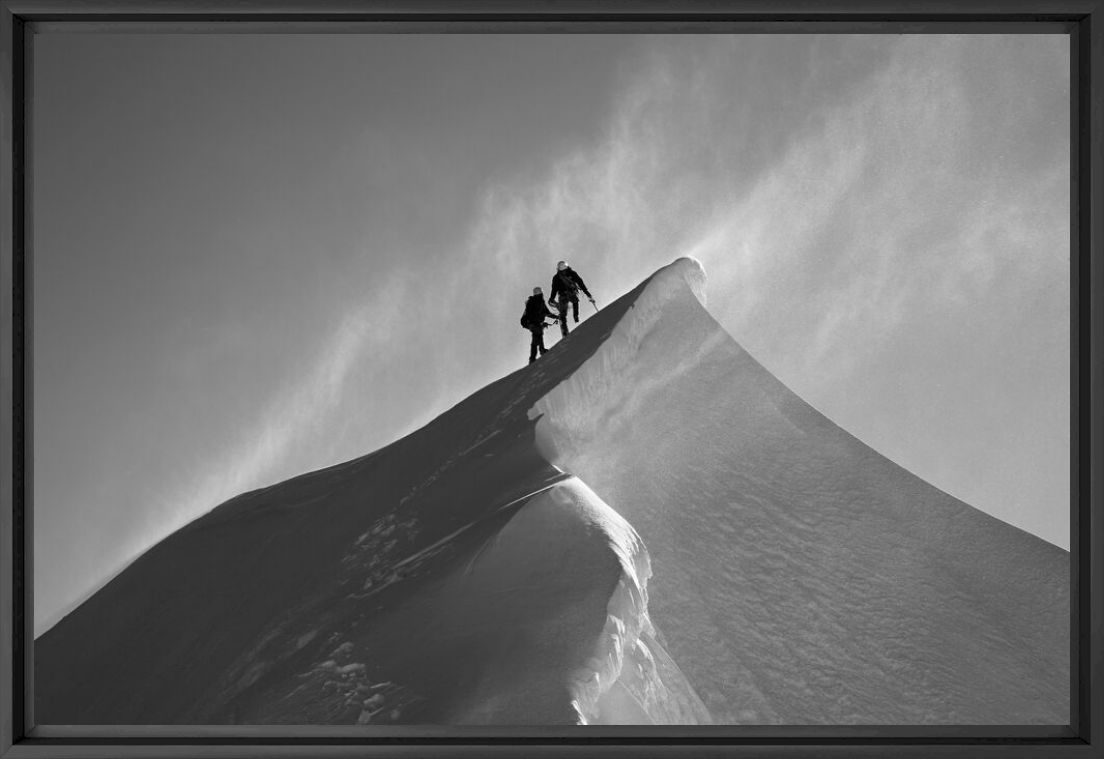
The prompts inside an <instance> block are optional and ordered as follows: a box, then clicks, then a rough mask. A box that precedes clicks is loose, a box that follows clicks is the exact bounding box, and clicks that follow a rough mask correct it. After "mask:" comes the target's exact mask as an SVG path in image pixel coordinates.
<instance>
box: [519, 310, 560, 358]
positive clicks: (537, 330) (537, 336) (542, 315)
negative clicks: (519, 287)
mask: <svg viewBox="0 0 1104 759" xmlns="http://www.w3.org/2000/svg"><path fill="white" fill-rule="evenodd" d="M524 317H525V326H526V329H528V330H529V331H530V332H531V333H533V340H532V342H530V344H529V363H530V364H531V363H533V362H534V361H536V360H537V351H540V353H541V355H544V353H545V351H547V350H548V349H547V348H545V347H544V320H545V319H546V318H548V317H551V318H553V319H555V318H556V315H555V314H554V313H552V312H551V311H549V310H548V306H547V305H546V304H545V302H544V296H543V295H531V296H529V300H527V301H525V314H524Z"/></svg>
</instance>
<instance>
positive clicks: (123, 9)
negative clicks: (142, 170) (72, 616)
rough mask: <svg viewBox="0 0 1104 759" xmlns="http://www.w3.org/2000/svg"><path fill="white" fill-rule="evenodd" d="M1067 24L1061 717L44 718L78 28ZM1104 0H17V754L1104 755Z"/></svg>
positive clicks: (12, 84)
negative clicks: (1066, 620) (49, 76)
mask: <svg viewBox="0 0 1104 759" xmlns="http://www.w3.org/2000/svg"><path fill="white" fill-rule="evenodd" d="M124 30H133V31H140V32H158V31H172V32H197V33H201V32H205V31H219V32H227V31H231V32H238V33H242V32H248V33H259V32H275V31H299V32H313V33H319V32H327V31H341V32H355V31H360V32H372V33H401V32H409V31H420V32H440V33H451V32H458V31H466V32H527V31H540V32H546V33H547V32H573V33H594V32H606V33H609V32H644V31H647V32H682V33H693V32H701V31H709V32H714V33H716V32H731V33H738V32H748V31H756V32H778V31H786V32H807V31H833V32H872V33H873V32H893V33H900V32H909V33H925V32H938V31H974V32H1020V33H1031V32H1038V31H1046V32H1049V33H1054V32H1064V33H1067V34H1069V35H1070V37H1071V69H1072V70H1071V117H1072V118H1071V148H1072V156H1071V167H1072V171H1071V177H1070V182H1071V185H1070V187H1071V199H1072V203H1071V206H1072V207H1071V214H1072V219H1071V236H1072V239H1071V251H1072V262H1071V263H1072V265H1071V288H1072V291H1071V315H1070V317H1071V322H1070V327H1071V346H1072V350H1071V354H1072V355H1071V361H1072V366H1071V406H1072V409H1071V429H1070V435H1071V451H1072V453H1073V455H1072V456H1071V473H1070V476H1071V493H1072V504H1071V510H1072V513H1071V544H1070V545H1071V559H1072V561H1071V567H1072V576H1071V589H1072V591H1073V592H1072V597H1073V600H1074V603H1073V605H1072V607H1073V608H1072V620H1071V621H1072V626H1071V629H1072V636H1071V642H1070V645H1071V708H1072V724H1070V725H1068V726H1059V727H1028V726H1005V727H952V726H947V727H931V728H927V727H925V728H917V727H905V726H900V727H894V726H879V727H838V728H834V727H832V728H830V727H800V726H790V727H782V728H777V729H775V728H758V727H756V728H743V727H736V726H729V727H721V726H713V727H708V728H707V727H702V728H654V729H642V728H596V727H587V728H551V727H549V728H495V729H491V728H480V729H474V728H463V729H461V728H446V727H426V728H416V727H405V728H378V729H374V730H373V731H372V732H371V734H366V731H365V730H364V729H355V730H354V729H349V728H338V727H335V728H329V727H310V728H300V727H271V728H267V727H261V726H227V727H221V726H219V727H182V726H175V727H172V728H162V727H157V726H133V727H119V726H94V727H87V726H81V727H66V726H46V725H38V724H36V722H35V720H34V714H33V710H32V704H33V699H32V697H31V694H32V688H33V682H32V680H33V678H32V673H33V666H32V664H33V645H34V635H33V614H32V611H31V610H32V608H33V606H32V604H33V597H32V591H33V582H32V576H31V566H32V547H33V540H32V534H33V533H32V531H33V510H32V502H33V491H32V488H33V483H32V481H31V476H30V473H31V471H32V467H31V461H32V458H31V457H32V440H33V438H32V430H33V428H32V418H31V409H32V402H31V401H32V393H33V387H32V384H31V373H30V369H31V366H32V360H31V358H32V355H33V353H32V351H33V328H32V324H31V313H32V309H31V304H32V298H33V295H34V289H33V283H32V281H31V273H32V267H31V266H30V258H31V255H32V253H31V250H32V246H31V243H32V241H31V239H30V238H31V228H30V226H29V225H28V224H27V222H26V219H27V218H28V217H29V213H30V207H29V203H30V197H31V192H30V183H31V181H32V179H33V172H32V171H31V167H30V164H29V150H28V148H29V140H30V134H31V123H30V114H29V111H28V105H29V103H30V98H31V90H30V87H31V85H30V56H31V51H32V49H33V44H34V38H35V36H36V35H39V34H59V33H66V32H92V33H95V32H107V31H112V32H118V31H124ZM1102 79H1104V0H1066V1H1065V2H1062V1H1059V0H1034V1H1032V0H999V1H997V0H989V1H985V0H960V1H958V2H950V1H948V0H942V1H939V0H916V1H914V2H908V1H907V0H898V1H897V2H893V1H892V0H880V1H879V0H871V1H869V2H863V1H862V0H851V2H843V1H841V0H825V1H823V2H818V1H817V0H778V1H776V2H771V1H770V0H476V1H474V2H462V0H452V1H450V0H315V1H313V2H312V1H311V0H299V1H298V2H296V1H295V0H223V1H221V2H220V0H144V1H143V0H86V1H82V0H3V1H2V2H0V99H2V107H0V191H2V193H3V199H2V201H0V313H2V314H3V317H2V318H3V328H2V330H0V354H2V355H3V362H2V364H0V404H2V405H3V406H4V409H5V413H4V414H3V415H0V441H2V442H0V449H2V450H3V455H2V456H0V554H2V556H3V561H2V562H0V652H2V656H0V757H3V758H4V759H8V758H10V759H19V758H21V757H53V756H67V757H108V756H110V757H146V756H148V757H183V756H212V757H215V756H217V757H259V756H281V757H285V756H286V757H291V756H311V757H318V756H342V757H344V756H456V757H465V756H470V757H475V756H479V757H486V756H514V755H518V756H532V757H544V756H593V755H597V756H609V757H615V756H616V757H644V756H662V757H712V756H733V757H735V756H771V757H790V756H794V757H797V756H817V757H836V756H840V757H842V756H886V755H892V756H899V757H912V756H925V757H926V756H938V757H945V756H947V757H949V756H1001V757H1028V756H1070V757H1073V756H1076V757H1104V681H1102V677H1104V675H1102V673H1104V662H1102V659H1101V649H1102V648H1104V590H1102V588H1104V561H1102V551H1104V536H1102V533H1104V514H1102V512H1101V507H1102V492H1104V455H1102V444H1104V438H1102V432H1104V398H1102V393H1101V391H1102V390H1104V375H1102V373H1101V370H1102V361H1101V354H1102V349H1104V345H1102V335H1104V274H1102V272H1104V250H1102V228H1101V206H1102V205H1104V203H1102V195H1104V193H1102V191H1101V187H1102V181H1104V173H1102V164H1104V158H1102V151H1101V145H1102V142H1104V128H1102V124H1104V97H1102V94H1101V91H1102V87H1101V80H1102Z"/></svg>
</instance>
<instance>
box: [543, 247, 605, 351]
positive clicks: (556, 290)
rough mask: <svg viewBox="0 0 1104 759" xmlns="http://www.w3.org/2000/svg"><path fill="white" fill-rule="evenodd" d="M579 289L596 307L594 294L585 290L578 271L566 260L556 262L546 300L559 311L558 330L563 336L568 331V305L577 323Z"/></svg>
mask: <svg viewBox="0 0 1104 759" xmlns="http://www.w3.org/2000/svg"><path fill="white" fill-rule="evenodd" d="M580 290H582V291H583V292H584V293H586V296H587V300H589V301H590V302H591V304H592V305H594V307H595V308H598V304H596V303H594V296H592V295H591V294H590V290H587V286H586V284H585V283H584V282H583V278H582V277H580V276H579V274H578V272H576V271H575V270H574V269H572V268H571V267H570V266H568V265H567V262H566V261H560V262H559V263H557V264H556V273H555V274H553V275H552V290H551V291H550V293H549V295H548V300H549V302H551V303H553V304H554V305H555V306H556V310H557V311H559V312H560V316H559V319H560V332H562V333H563V336H564V337H567V333H568V329H567V308H568V306H571V309H572V311H573V312H574V316H575V323H576V324H578V323H579V291H580Z"/></svg>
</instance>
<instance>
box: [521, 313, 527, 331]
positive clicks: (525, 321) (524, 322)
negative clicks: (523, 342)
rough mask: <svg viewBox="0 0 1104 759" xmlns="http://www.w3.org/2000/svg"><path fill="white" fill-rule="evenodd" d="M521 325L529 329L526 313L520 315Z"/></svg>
mask: <svg viewBox="0 0 1104 759" xmlns="http://www.w3.org/2000/svg"><path fill="white" fill-rule="evenodd" d="M521 326H523V327H525V329H529V317H528V315H526V314H522V315H521Z"/></svg>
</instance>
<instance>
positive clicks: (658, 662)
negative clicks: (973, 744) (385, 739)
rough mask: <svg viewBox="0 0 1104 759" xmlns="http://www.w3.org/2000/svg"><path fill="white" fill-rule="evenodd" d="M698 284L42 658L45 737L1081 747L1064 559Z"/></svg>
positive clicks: (249, 508) (660, 292) (209, 531)
mask: <svg viewBox="0 0 1104 759" xmlns="http://www.w3.org/2000/svg"><path fill="white" fill-rule="evenodd" d="M703 285H704V273H703V272H702V270H701V267H700V266H699V265H698V264H697V263H696V262H695V261H692V260H690V259H679V260H678V261H676V262H674V263H673V264H671V265H670V266H667V267H665V268H663V269H661V270H660V271H658V272H657V273H656V274H654V275H653V276H652V277H650V278H649V279H648V280H646V281H645V282H643V283H642V284H641V285H639V286H638V287H637V288H635V289H634V290H633V291H631V292H629V293H628V294H626V295H624V296H623V297H621V298H620V299H619V300H617V301H616V302H614V303H613V304H611V305H610V306H608V307H606V308H605V309H603V310H602V311H601V312H600V313H599V314H597V315H595V316H592V317H591V318H590V319H588V320H587V321H585V322H584V323H582V324H581V325H579V327H578V329H576V330H575V331H574V332H572V333H571V335H570V336H569V337H568V338H566V339H565V340H563V341H562V342H561V343H560V344H558V345H557V346H556V347H555V348H554V349H553V350H552V351H551V352H550V353H548V354H547V355H546V356H544V357H542V358H541V359H539V360H538V361H537V363H535V364H533V365H531V366H530V367H527V368H525V369H521V370H519V371H517V372H514V373H513V374H511V375H509V376H507V377H504V378H503V379H501V380H499V381H497V382H495V383H493V384H491V385H489V386H487V387H486V388H483V389H482V390H480V391H478V392H476V393H475V394H474V395H472V396H470V397H469V398H467V399H466V400H465V401H463V402H461V403H460V404H458V405H457V406H455V407H454V408H452V409H451V410H449V411H447V412H445V413H444V414H442V415H441V416H439V417H437V418H436V419H435V420H433V421H432V422H430V423H429V424H428V425H426V426H425V427H423V428H422V429H420V430H418V431H416V432H414V433H412V434H410V435H408V436H407V437H405V438H402V439H401V440H398V441H396V442H395V443H393V444H391V445H389V446H387V447H385V448H382V449H380V450H378V451H376V452H375V453H372V454H370V455H368V456H364V457H362V458H359V459H356V460H353V461H349V462H346V463H343V464H339V465H337V466H333V467H330V468H328V469H323V470H320V471H317V472H312V473H310V474H305V475H302V476H300V477H297V478H295V479H292V480H288V481H286V482H283V483H280V484H278V485H274V486H272V487H269V488H265V489H263V490H258V491H254V492H251V493H246V494H244V495H242V496H239V497H237V498H235V499H233V500H231V501H228V502H227V503H224V504H222V505H221V506H219V507H218V508H216V509H214V510H213V511H211V512H210V513H209V514H207V515H205V516H204V517H201V518H200V519H197V520H196V521H194V522H192V523H191V524H189V525H188V526H186V527H184V528H183V529H181V530H179V531H177V532H176V533H174V534H173V535H171V536H169V537H168V538H166V539H165V540H164V541H162V542H161V543H159V544H158V545H157V546H155V547H154V548H153V549H151V550H150V551H149V552H147V553H146V554H145V555H143V556H142V557H140V558H139V559H138V560H136V561H135V562H134V563H133V564H132V565H131V566H130V567H128V568H127V569H126V570H125V571H124V572H123V573H121V574H120V575H119V576H118V577H116V578H115V579H114V580H112V581H111V582H110V583H108V584H107V585H106V586H104V587H103V588H102V589H101V590H100V591H99V592H97V593H96V594H95V595H93V596H92V597H91V598H90V599H89V600H88V601H86V602H85V603H84V604H82V605H81V606H80V607H78V608H77V609H76V610H75V611H74V612H73V613H71V614H70V615H69V616H67V617H65V618H64V619H63V620H62V621H61V622H59V623H58V624H57V625H56V626H55V627H54V628H52V629H51V630H49V631H48V632H46V633H45V634H44V635H43V636H41V638H39V640H38V641H37V642H36V649H35V653H36V694H35V695H36V709H37V712H36V718H37V719H38V721H39V722H41V723H43V724H89V723H92V724H174V723H327V724H352V723H359V724H398V723H442V724H573V723H582V724H587V723H589V724H611V723H616V724H648V723H658V724H702V723H708V722H717V723H725V724H748V723H774V724H787V723H788V724H870V723H892V724H901V723H912V724H939V723H959V724H1000V723H1003V724H1024V723H1051V724H1066V723H1068V721H1069V686H1068V684H1069V658H1068V640H1069V637H1068V633H1069V588H1068V582H1067V577H1068V571H1069V556H1068V554H1067V553H1066V552H1065V551H1063V550H1062V549H1060V548H1057V547H1055V546H1053V545H1051V544H1049V543H1046V542H1045V541H1043V540H1041V539H1038V538H1035V537H1033V536H1031V535H1028V534H1027V533H1024V532H1022V531H1020V530H1018V529H1016V528H1014V527H1012V526H1010V525H1007V524H1005V523H1003V522H1000V521H998V520H996V519H993V518H991V517H989V516H986V515H985V514H982V513H981V512H979V511H977V510H975V509H973V508H972V507H970V506H968V505H966V504H964V503H962V502H961V501H958V500H956V499H954V498H951V497H950V496H948V495H946V494H945V493H943V492H941V491H939V490H937V489H935V488H933V487H932V486H930V485H928V484H926V483H925V482H923V481H921V480H919V479H918V478H916V477H914V476H913V475H911V474H910V473H908V472H907V471H905V470H903V469H901V468H900V467H898V466H897V465H895V464H893V463H892V462H890V461H888V460H887V459H885V458H884V457H882V456H880V455H879V454H877V453H876V452H874V451H873V450H871V449H870V448H868V447H866V446H864V445H863V444H862V443H860V442H859V441H858V440H856V439H855V438H853V437H852V436H850V435H848V434H847V433H846V432H844V431H843V430H841V429H839V428H838V427H836V426H835V425H834V424H832V423H831V422H830V421H828V420H827V419H825V418H824V417H823V416H822V415H820V414H819V413H818V412H817V411H815V410H814V409H813V408H811V407H810V406H808V405H807V404H805V403H804V402H803V401H802V400H801V399H799V398H798V397H797V396H795V395H794V394H793V393H791V392H790V391H789V390H787V389H786V388H785V387H784V386H783V385H782V384H781V383H779V382H778V381H777V380H776V379H775V378H774V377H772V376H771V375H770V374H769V373H768V372H767V371H766V370H765V369H763V367H761V366H760V365H759V364H758V363H757V362H756V361H755V360H754V359H752V358H751V357H750V356H749V355H748V354H747V353H746V352H745V351H744V350H743V349H742V348H741V347H740V346H739V345H738V344H737V343H736V342H735V341H733V340H732V338H731V337H729V336H728V335H727V334H726V333H725V332H724V330H723V329H722V328H721V327H720V326H719V325H718V324H717V322H716V321H714V320H713V318H712V317H711V316H710V315H709V313H708V312H707V311H706V310H705V308H704V306H703V303H702V300H703V299H702V296H701V293H702V288H703Z"/></svg>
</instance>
